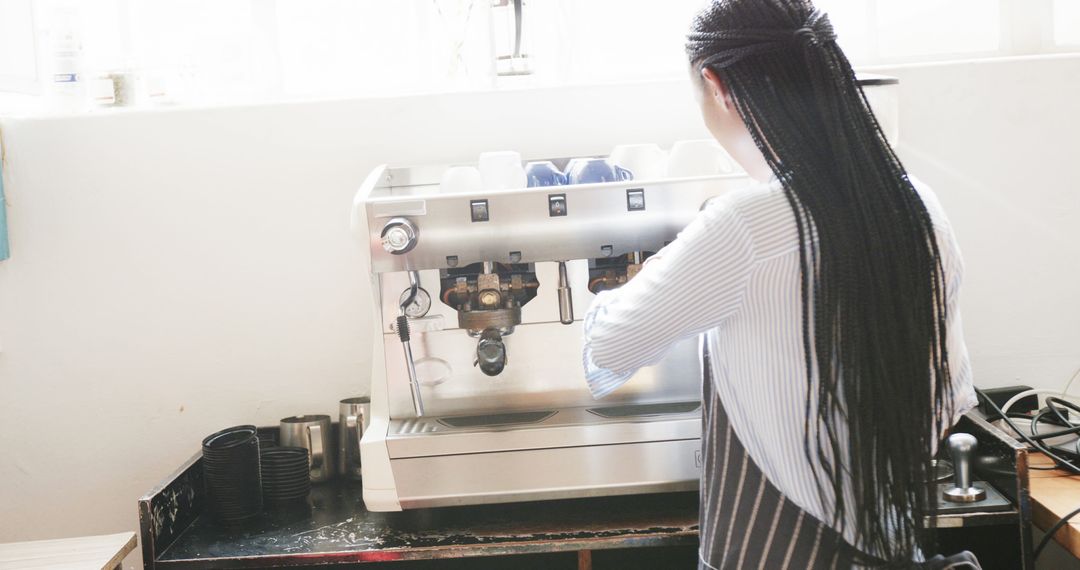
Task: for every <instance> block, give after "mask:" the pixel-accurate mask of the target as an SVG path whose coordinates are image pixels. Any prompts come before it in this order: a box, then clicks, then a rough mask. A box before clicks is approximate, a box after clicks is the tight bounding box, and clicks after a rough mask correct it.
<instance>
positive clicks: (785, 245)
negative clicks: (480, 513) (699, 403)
mask: <svg viewBox="0 0 1080 570" xmlns="http://www.w3.org/2000/svg"><path fill="white" fill-rule="evenodd" d="M687 54H688V57H689V60H690V64H691V70H692V77H693V81H694V84H695V90H696V92H697V95H698V103H699V104H700V107H701V112H702V116H703V118H704V121H705V124H706V126H707V127H708V129H709V130H710V132H711V133H712V134H713V135H714V136H715V137H716V139H717V140H718V141H719V142H720V143H721V144H722V145H723V146H724V147H725V148H726V149H727V150H728V152H729V153H730V154H731V155H732V157H733V158H734V159H735V160H736V161H737V162H739V164H741V165H742V166H743V168H744V169H745V170H746V171H747V172H748V173H749V174H750V175H751V176H752V177H753V178H755V179H756V180H757V181H758V184H757V185H755V186H754V187H752V188H749V189H747V190H744V191H738V192H734V193H731V194H728V195H725V196H723V197H721V198H719V199H716V200H713V201H711V202H710V203H709V204H708V205H707V206H706V207H705V208H704V210H703V211H702V212H701V213H700V214H699V216H698V217H697V218H696V219H695V220H694V221H693V222H692V223H691V224H690V225H689V226H688V227H687V228H686V229H685V230H683V232H682V233H680V235H679V237H678V239H676V240H675V241H673V242H672V243H671V244H670V245H668V246H667V247H665V248H664V249H663V250H661V251H660V252H659V253H658V254H657V255H655V256H653V257H652V258H650V259H649V261H648V263H646V265H645V267H644V268H643V269H642V270H641V272H640V273H639V274H638V275H637V276H636V277H634V278H633V279H632V280H631V281H630V282H629V283H627V284H626V285H624V286H623V287H621V288H619V289H616V290H612V291H606V292H603V293H601V294H599V295H598V296H597V298H596V300H595V302H594V303H593V305H592V306H591V308H590V310H589V313H588V315H587V316H586V317H585V353H584V362H585V368H586V376H587V379H588V382H589V387H590V389H591V390H592V392H593V394H594V395H595V396H596V397H603V396H604V395H606V394H608V393H610V392H612V391H613V390H616V389H618V387H619V386H620V385H621V384H622V383H624V382H625V381H626V380H628V379H629V378H630V377H631V376H632V375H633V374H634V372H635V371H636V370H637V369H639V368H641V367H643V366H649V365H651V364H654V363H656V362H658V361H659V360H660V359H661V358H662V357H663V356H664V354H665V352H666V351H667V350H668V349H669V348H670V347H671V345H672V344H674V343H675V342H676V341H678V340H680V339H683V338H686V337H690V336H699V337H700V338H701V347H702V356H703V364H704V366H703V370H704V379H703V385H702V397H703V405H704V421H703V436H702V448H703V459H704V460H703V473H702V485H701V503H702V504H701V525H700V528H701V534H700V536H701V547H700V559H699V567H700V568H724V569H726V568H744V567H745V568H800V569H802V568H811V569H813V568H849V567H852V566H853V565H857V564H858V565H869V566H877V567H889V568H905V567H923V568H944V567H946V565H948V564H952V566H948V567H949V568H978V563H977V562H976V561H975V559H974V557H973V556H971V555H970V554H969V553H961V554H960V555H956V556H954V557H951V558H950V559H948V560H945V559H943V558H941V557H940V556H938V557H936V558H933V559H931V560H929V561H926V562H922V563H918V562H914V561H916V560H922V559H923V558H924V557H923V554H922V553H927V554H929V553H932V552H933V551H932V550H929V549H930V548H932V546H931V545H930V543H929V542H928V541H927V535H928V533H927V532H926V530H927V529H925V528H924V527H923V520H924V515H926V514H927V513H928V512H929V511H930V510H931V508H932V505H931V504H929V498H928V497H927V494H926V493H924V492H923V486H924V483H923V482H924V481H927V480H929V479H930V459H931V457H932V455H933V454H934V452H935V449H936V445H937V442H938V441H939V439H940V436H941V435H942V434H943V433H944V431H945V430H947V429H948V428H949V427H950V426H952V425H953V424H954V423H955V421H956V420H957V419H959V416H960V415H961V414H963V413H964V412H966V411H967V410H969V409H971V408H972V407H974V406H975V404H976V399H975V393H974V389H973V386H972V374H971V367H970V364H969V360H968V352H967V349H966V347H965V345H964V340H963V332H962V329H961V322H960V313H959V311H958V309H957V302H958V299H959V291H960V283H961V278H962V274H963V263H962V260H961V257H960V252H959V250H958V248H957V244H956V240H955V238H954V236H953V232H952V229H951V226H950V225H949V221H948V219H947V218H946V216H945V213H944V211H943V210H942V208H941V205H940V204H939V202H938V200H937V198H936V197H935V195H934V193H933V192H932V191H931V190H930V189H929V188H927V187H926V186H925V185H924V184H921V183H919V182H917V181H915V180H914V179H913V178H911V177H910V176H909V175H908V172H907V171H906V170H905V168H904V165H903V164H901V162H900V160H899V159H898V158H897V157H896V155H895V154H894V153H893V151H892V149H891V148H890V147H889V145H888V144H887V142H886V140H885V137H884V135H883V134H882V132H881V129H880V128H879V126H878V124H877V122H876V121H875V119H874V117H873V115H872V113H871V112H870V109H869V106H868V104H867V102H866V99H865V98H864V97H863V94H862V92H861V90H860V88H859V87H858V86H857V84H856V82H855V76H854V73H853V71H852V69H851V66H850V65H849V63H848V61H847V59H846V58H845V56H844V53H843V51H842V50H841V49H840V47H839V46H838V45H837V44H836V42H835V34H834V32H833V28H832V26H831V25H830V23H829V19H828V17H827V16H826V15H825V14H823V13H821V12H820V11H817V10H816V9H815V8H814V6H813V5H812V4H811V3H810V2H809V1H808V0H714V1H713V2H712V3H711V4H710V5H709V6H708V7H707V8H706V9H705V10H704V11H703V12H701V14H700V15H699V16H698V17H697V18H696V19H695V21H694V23H693V31H692V33H691V34H690V35H689V38H688V43H687Z"/></svg>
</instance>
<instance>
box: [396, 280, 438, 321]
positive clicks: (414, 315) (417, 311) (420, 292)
mask: <svg viewBox="0 0 1080 570" xmlns="http://www.w3.org/2000/svg"><path fill="white" fill-rule="evenodd" d="M409 291H411V289H405V290H404V291H402V292H401V298H400V299H398V306H401V303H404V302H405V300H406V299H408V298H409ZM430 310H431V295H428V292H427V291H425V290H424V288H423V287H418V288H417V289H416V298H415V299H413V302H412V303H409V306H407V307H405V316H406V317H409V318H410V319H419V318H420V317H423V316H424V315H426V314H428V311H430Z"/></svg>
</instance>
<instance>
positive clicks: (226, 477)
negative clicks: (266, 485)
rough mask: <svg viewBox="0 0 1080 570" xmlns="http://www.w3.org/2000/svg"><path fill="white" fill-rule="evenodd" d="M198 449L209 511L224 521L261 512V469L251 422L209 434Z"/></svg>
mask: <svg viewBox="0 0 1080 570" xmlns="http://www.w3.org/2000/svg"><path fill="white" fill-rule="evenodd" d="M202 449H203V474H204V475H205V478H206V493H207V499H208V503H209V507H210V510H211V512H213V513H214V514H215V515H216V516H217V517H218V518H219V519H221V520H223V521H225V522H239V521H243V520H245V519H248V518H251V517H253V516H256V515H258V514H259V513H261V512H262V507H263V493H262V471H261V466H260V454H259V438H258V437H257V435H256V429H255V426H250V425H244V426H235V427H231V428H227V429H223V430H221V431H219V432H217V433H215V434H212V435H209V436H207V437H206V439H204V440H203V444H202Z"/></svg>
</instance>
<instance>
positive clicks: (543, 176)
mask: <svg viewBox="0 0 1080 570" xmlns="http://www.w3.org/2000/svg"><path fill="white" fill-rule="evenodd" d="M525 180H526V181H527V182H528V186H529V188H536V187H537V186H562V185H564V184H567V183H568V182H569V181H568V180H567V177H566V174H564V173H563V171H561V170H559V169H558V168H557V167H556V166H555V165H554V164H553V163H552V162H551V161H548V160H543V161H536V162H530V163H529V164H526V165H525Z"/></svg>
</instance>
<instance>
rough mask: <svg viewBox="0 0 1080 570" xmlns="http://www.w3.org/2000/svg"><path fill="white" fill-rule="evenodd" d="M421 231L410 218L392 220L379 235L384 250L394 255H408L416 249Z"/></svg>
mask: <svg viewBox="0 0 1080 570" xmlns="http://www.w3.org/2000/svg"><path fill="white" fill-rule="evenodd" d="M419 235H420V231H419V230H418V229H417V228H416V225H415V224H413V223H412V222H411V221H409V220H408V218H391V219H390V221H388V222H386V225H384V226H383V229H382V233H381V234H380V235H379V237H380V239H381V240H382V246H383V249H385V250H386V251H387V252H388V253H392V254H394V255H401V254H403V253H408V252H409V251H411V250H412V248H414V247H416V241H417V238H418V237H419Z"/></svg>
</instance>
